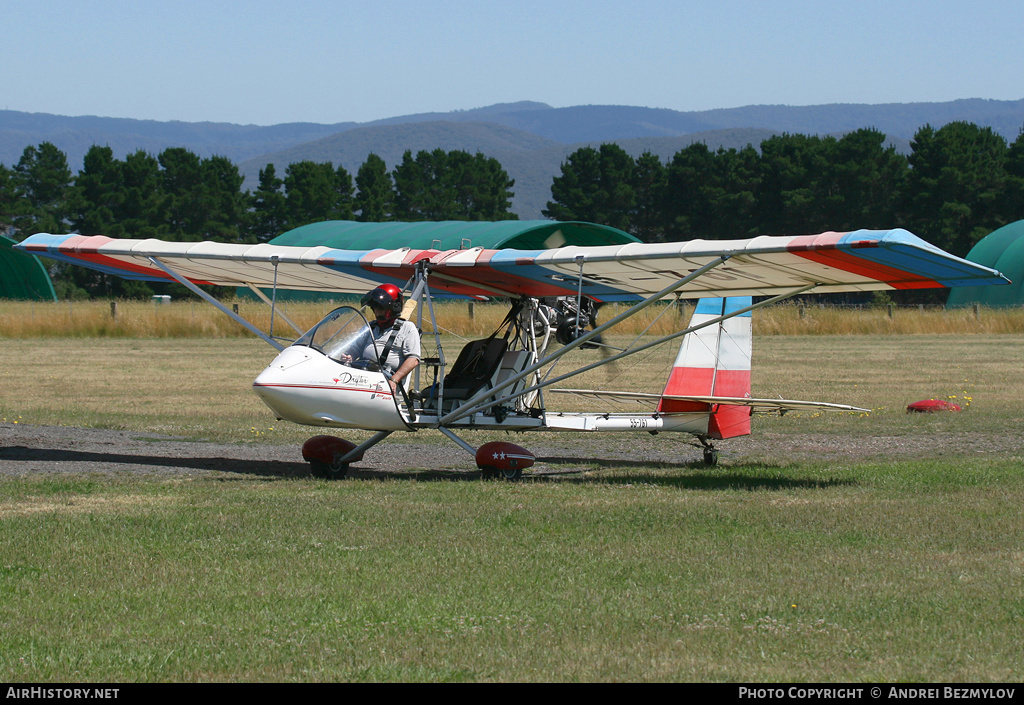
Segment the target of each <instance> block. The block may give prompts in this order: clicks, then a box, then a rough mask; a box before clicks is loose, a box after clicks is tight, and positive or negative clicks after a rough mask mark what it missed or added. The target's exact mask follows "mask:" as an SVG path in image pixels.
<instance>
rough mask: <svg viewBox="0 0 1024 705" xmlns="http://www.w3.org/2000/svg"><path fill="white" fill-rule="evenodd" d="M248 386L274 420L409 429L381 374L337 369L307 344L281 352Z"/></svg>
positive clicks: (390, 429)
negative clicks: (262, 402)
mask: <svg viewBox="0 0 1024 705" xmlns="http://www.w3.org/2000/svg"><path fill="white" fill-rule="evenodd" d="M252 386H253V391H255V392H256V394H258V395H259V397H260V399H262V400H263V401H264V403H266V405H267V406H269V407H270V408H271V409H273V410H274V413H275V414H277V416H278V417H279V418H282V419H286V420H288V421H292V422H293V423H297V424H304V425H307V426H333V427H336V428H362V429H370V430H374V431H401V430H405V429H407V428H408V427H407V426H406V425H405V422H404V421H403V420H402V416H401V414H399V412H398V408H397V407H396V406H395V400H394V398H393V396H392V392H391V386H390V384H389V383H388V381H387V379H386V378H385V377H384V375H383V374H382V373H380V372H371V371H369V370H361V369H357V368H354V367H348V366H346V365H342V364H341V363H338V362H335V361H334V360H332V359H331V358H329V357H327V356H326V355H324V354H322V353H320V352H318V351H316V350H314V349H313V348H310V347H308V346H304V345H293V346H291V347H289V348H285V349H284V350H283V351H282V352H281V354H280V355H278V356H277V357H276V358H275V359H274V361H273V362H271V363H270V365H268V366H267V369H265V370H263V372H261V373H260V376H259V377H257V378H256V381H255V382H253V384H252Z"/></svg>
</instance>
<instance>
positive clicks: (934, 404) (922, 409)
mask: <svg viewBox="0 0 1024 705" xmlns="http://www.w3.org/2000/svg"><path fill="white" fill-rule="evenodd" d="M960 410H961V409H960V407H959V406H957V405H956V404H954V403H953V402H949V401H943V400H942V399H925V400H924V401H915V402H914V403H913V404H907V411H908V412H913V411H916V412H918V413H921V414H931V413H933V412H935V411H960Z"/></svg>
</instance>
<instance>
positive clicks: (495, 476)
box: [480, 465, 523, 482]
mask: <svg viewBox="0 0 1024 705" xmlns="http://www.w3.org/2000/svg"><path fill="white" fill-rule="evenodd" d="M522 477H523V470H522V468H516V469H515V470H499V469H498V468H493V467H491V466H489V465H488V466H487V467H483V468H480V479H482V480H508V481H509V482H515V481H516V480H520V479H522Z"/></svg>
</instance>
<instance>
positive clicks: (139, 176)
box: [0, 122, 1024, 297]
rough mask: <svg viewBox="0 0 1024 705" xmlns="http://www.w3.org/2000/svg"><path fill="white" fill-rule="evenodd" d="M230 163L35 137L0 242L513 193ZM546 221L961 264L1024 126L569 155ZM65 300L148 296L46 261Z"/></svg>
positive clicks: (2, 175)
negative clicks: (77, 159)
mask: <svg viewBox="0 0 1024 705" xmlns="http://www.w3.org/2000/svg"><path fill="white" fill-rule="evenodd" d="M242 182H243V177H242V175H241V174H240V172H239V170H238V167H237V166H236V165H234V164H233V163H231V161H230V160H228V159H227V158H225V157H218V156H213V157H208V158H201V157H199V156H198V155H196V154H194V153H193V152H191V151H189V150H188V149H184V148H169V149H166V150H164V151H163V152H161V153H160V154H159V155H157V156H153V155H151V154H148V153H146V152H143V151H138V152H135V153H133V154H129V155H128V156H126V157H125V158H124V159H123V160H122V159H115V158H114V156H113V152H112V150H111V149H110V148H109V147H101V146H94V147H92V148H91V149H90V150H89V152H88V153H87V154H86V156H85V159H84V162H83V167H82V169H81V171H79V172H78V173H77V174H74V175H73V174H72V173H71V170H70V169H69V167H68V164H67V158H66V156H65V154H64V153H63V152H61V151H60V150H59V149H58V148H57V147H55V146H54V145H53V144H51V143H49V142H44V143H42V144H40V145H38V146H30V147H26V148H25V150H24V152H23V154H22V156H21V159H20V160H19V161H18V163H17V164H16V165H14V166H13V167H11V168H8V167H5V166H4V165H2V164H0V232H4V231H6V232H7V234H11V235H13V236H14V237H15V239H19V240H20V239H23V238H24V237H27V236H28V235H31V234H33V233H37V232H51V233H69V232H80V233H83V234H104V235H109V236H111V237H131V238H147V237H156V238H162V239H167V240H180V241H198V240H215V241H221V242H238V243H256V242H265V241H267V240H269V239H271V238H273V237H276V236H277V235H279V234H281V233H282V232H284V231H286V230H290V229H292V228H295V227H298V226H300V225H305V224H307V223H311V222H317V221H323V220H361V221H367V222H379V221H388V220H399V221H423V220H509V219H516V218H517V216H516V215H515V214H514V213H512V212H511V211H510V207H511V200H512V196H513V190H512V189H513V188H514V185H515V182H514V181H513V180H512V179H510V178H509V176H508V174H507V173H506V172H505V170H504V169H503V168H502V166H501V164H500V163H499V162H498V161H497V160H495V159H493V158H490V157H486V156H484V155H483V154H480V153H477V154H475V155H471V154H469V153H467V152H464V151H460V150H455V151H445V150H443V149H435V150H433V151H420V152H418V153H417V154H416V155H415V156H414V155H413V154H412V152H411V151H406V152H405V154H404V155H403V158H402V161H401V163H400V164H398V165H397V166H395V168H394V169H393V170H390V171H389V170H388V168H387V166H386V164H385V163H384V161H383V159H381V158H380V157H379V156H377V155H376V154H370V155H369V156H368V157H367V158H366V161H364V162H363V164H362V165H361V166H360V167H359V169H358V170H357V172H356V174H355V176H354V178H353V176H352V175H351V174H350V173H349V172H348V171H347V170H346V169H345V168H344V167H341V166H339V167H334V166H333V165H332V164H331V163H330V162H326V163H319V162H312V161H300V162H295V163H292V164H289V165H288V167H287V168H286V169H285V172H284V174H283V178H282V177H279V176H278V174H277V171H276V169H275V166H274V165H273V164H270V165H268V166H266V167H265V168H264V169H262V170H260V172H259V183H258V186H257V188H256V189H255V191H252V192H250V191H248V190H247V191H242ZM543 214H544V215H545V216H546V217H548V218H552V219H555V220H583V221H589V222H595V223H601V224H604V225H610V226H613V227H617V228H620V229H622V230H625V231H626V232H629V233H631V234H633V235H635V236H637V237H638V238H640V239H641V240H644V241H647V242H659V241H675V240H687V239H692V238H698V237H700V238H705V239H732V238H745V237H751V236H755V235H778V234H806V233H815V232H822V231H825V230H838V231H845V230H853V229H857V228H892V227H905V228H907V229H908V230H911V231H912V232H914V233H916V234H917V235H919V236H921V237H922V238H924V239H925V240H927V241H929V242H932V243H933V244H935V245H937V246H939V247H941V248H943V249H945V250H947V251H950V252H952V253H953V254H957V255H960V256H964V255H966V254H967V252H968V251H969V250H970V248H971V247H972V246H973V245H974V244H975V243H976V242H977V241H978V240H980V239H981V238H982V237H984V236H985V235H987V234H988V233H989V232H991V231H992V230H994V229H996V228H998V227H1001V226H1002V225H1005V224H1007V223H1009V222H1012V221H1014V220H1018V219H1020V218H1024V131H1022V133H1021V135H1020V136H1018V138H1017V139H1016V140H1015V141H1014V142H1013V143H1012V144H1008V143H1007V141H1006V139H1004V138H1003V137H1002V136H1000V135H998V134H996V133H995V132H993V131H992V130H991V129H990V128H987V127H978V126H977V125H974V124H972V123H965V122H954V123H950V124H948V125H945V126H944V127H942V128H939V129H935V128H932V127H931V126H928V125H926V126H925V127H922V128H921V129H920V130H918V132H917V133H916V135H915V137H914V140H913V142H912V143H911V152H910V153H909V154H907V155H901V154H899V153H898V152H896V150H895V149H894V148H893V147H891V146H889V147H887V146H886V145H885V136H884V135H883V134H882V133H881V132H879V131H877V130H874V129H870V128H865V129H861V130H857V131H855V132H851V133H848V134H846V135H844V136H842V137H832V136H826V137H818V136H806V135H800V134H792V135H790V134H786V135H780V136H776V137H772V138H770V139H767V140H765V141H763V142H762V143H761V145H760V148H759V149H758V148H755V147H754V146H752V145H748V146H746V147H744V148H743V149H718V150H711V149H709V148H708V147H707V146H706V145H704V144H701V143H695V144H692V145H690V146H689V147H687V148H685V149H682V150H680V151H678V152H677V153H676V154H675V155H674V156H673V157H672V158H671V159H670V160H668V161H667V162H665V163H663V162H662V161H661V159H660V158H659V157H657V156H656V155H654V154H652V153H650V152H645V153H643V154H641V155H640V156H638V157H636V158H634V157H632V156H630V155H629V154H628V153H626V152H625V151H624V150H623V149H622V148H621V147H619V146H618V145H615V144H603V145H601V146H600V147H596V148H595V147H583V148H580V149H578V150H576V151H575V152H573V153H572V154H570V155H569V156H568V158H567V159H566V160H565V162H564V163H563V164H562V167H561V173H560V174H559V175H557V176H556V177H555V178H554V179H553V182H552V185H551V200H550V201H548V203H547V207H546V208H545V209H544V211H543ZM54 274H55V286H56V287H57V288H58V292H59V294H60V295H61V296H63V297H68V296H76V295H77V296H84V295H88V296H146V295H149V294H150V293H152V289H151V287H150V286H148V285H145V284H141V283H138V282H128V281H125V280H122V279H119V278H115V277H107V276H104V275H100V274H98V273H95V272H88V271H87V270H83V269H82V268H79V267H59V266H58V267H57V268H56V269H55V270H54Z"/></svg>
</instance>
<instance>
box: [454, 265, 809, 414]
mask: <svg viewBox="0 0 1024 705" xmlns="http://www.w3.org/2000/svg"><path fill="white" fill-rule="evenodd" d="M816 286H818V284H817V283H815V284H807V285H806V286H802V287H799V288H797V289H794V290H793V291H789V292H787V293H785V294H779V295H778V296H773V297H772V298H770V299H766V300H764V301H762V302H760V303H757V304H751V305H750V306H746V307H745V308H741V309H737V310H736V311H732V312H731V313H727V314H723V315H721V316H718V317H716V318H713V319H711V320H708V321H705V322H704V323H700V324H698V325H695V326H689V327H688V328H686V329H685V330H681V331H678V332H676V333H671V334H669V335H666V336H662V337H661V338H658V339H657V340H654V341H651V342H650V343H645V344H644V345H641V346H640V347H638V348H633V349H632V350H626V351H624V352H621V353H619V354H618V355H612V356H611V357H608V358H605V359H603V360H599V361H597V362H594V363H591V364H589V365H586V366H584V367H580V368H578V369H575V370H573V371H572V372H566V373H565V374H564V375H560V376H558V377H554V378H553V379H547V380H544V381H543V382H541V383H539V384H535V385H533V386H532V387H527V388H526V389H523V390H521V391H520V392H519V393H518V394H514V395H509V396H504V397H501V398H500V399H494V400H493V401H489V402H486V403H483V404H479V405H478V406H476V407H474V408H469V409H466V407H468V406H469V402H467V403H466V404H465V406H461V407H459V408H458V409H457V410H456V411H459V412H461V411H462V410H463V409H466V411H465V412H464V413H460V414H457V415H456V414H455V413H454V412H453V413H452V414H448V416H446V417H445V418H444V419H441V421H446V420H448V417H451V416H454V418H456V419H458V418H462V417H463V416H466V415H468V414H472V413H476V412H477V411H483V410H484V409H489V408H490V407H492V406H496V405H498V404H503V403H504V402H506V401H508V400H510V399H514V398H515V397H518V396H522V395H523V394H529V393H530V392H532V391H534V390H535V389H540V388H542V387H548V386H551V385H552V384H555V383H557V382H561V381H562V380H563V379H568V378H569V377H574V376H576V375H578V374H582V373H584V372H586V371H588V370H592V369H594V368H595V367H601V366H602V365H607V364H608V363H610V362H615V361H616V360H619V359H621V358H623V357H626V356H627V355H633V354H635V353H638V352H643V351H644V350H647V349H648V348H653V347H654V346H656V345H661V344H662V343H667V342H668V341H670V340H674V339H675V338H679V337H681V336H684V335H686V334H687V333H692V332H694V331H696V330H700V329H701V328H706V327H707V326H716V325H718V324H719V323H721V322H722V321H724V320H726V319H727V318H733V317H734V316H739V315H741V314H744V313H746V312H747V311H753V310H754V309H756V308H761V307H763V306H768V305H770V304H773V303H776V302H777V301H782V300H783V299H788V298H791V297H793V296H797V295H799V294H802V293H804V292H805V291H808V290H809V289H813V288H814V287H816ZM610 323H611V322H609V323H606V324H605V326H607V325H610ZM600 327H601V328H604V326H600ZM594 332H597V329H596V328H595V329H594ZM568 347H569V346H566V347H564V348H561V349H559V350H557V351H555V352H554V353H552V354H551V355H549V356H548V358H546V360H544V361H542V362H541V363H537V365H535V366H534V367H537V366H538V365H540V364H546V362H547V360H551V359H554V358H555V357H556V356H560V355H562V354H564V352H566V351H567V349H568ZM524 376H525V373H524V374H521V375H518V376H516V377H515V378H513V379H512V380H510V381H517V380H519V379H522V378H523V377H524ZM499 386H500V387H501V388H502V389H504V388H505V387H507V386H508V383H506V384H505V385H499ZM486 391H487V392H489V393H490V395H493V394H494V393H495V391H499V390H498V388H497V387H496V388H494V389H489V390H486ZM477 396H480V395H477Z"/></svg>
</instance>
